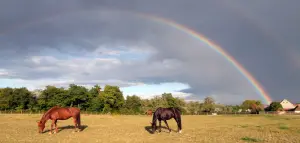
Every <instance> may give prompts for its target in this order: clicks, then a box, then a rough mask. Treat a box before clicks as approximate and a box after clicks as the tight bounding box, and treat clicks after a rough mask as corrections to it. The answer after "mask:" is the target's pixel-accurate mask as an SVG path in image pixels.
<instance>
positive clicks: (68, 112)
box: [37, 106, 81, 134]
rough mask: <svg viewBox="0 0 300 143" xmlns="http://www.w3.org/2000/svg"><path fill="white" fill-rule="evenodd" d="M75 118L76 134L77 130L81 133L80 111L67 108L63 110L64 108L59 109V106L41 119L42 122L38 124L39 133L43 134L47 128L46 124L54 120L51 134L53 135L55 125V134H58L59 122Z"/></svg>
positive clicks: (74, 108)
mask: <svg viewBox="0 0 300 143" xmlns="http://www.w3.org/2000/svg"><path fill="white" fill-rule="evenodd" d="M71 117H73V120H74V124H75V132H76V131H77V130H76V129H77V128H78V129H79V131H80V126H81V125H80V124H81V123H80V109H78V108H76V107H66V108H62V107H58V106H54V107H52V108H51V109H49V110H48V111H47V112H46V113H45V114H44V115H43V116H42V118H41V120H40V121H37V124H38V129H39V133H42V132H43V130H44V128H45V124H46V122H47V121H48V120H49V119H50V120H52V123H51V129H50V132H49V134H52V128H53V125H55V132H54V133H57V132H58V127H57V124H56V123H57V120H67V119H69V118H71Z"/></svg>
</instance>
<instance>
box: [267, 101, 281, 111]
mask: <svg viewBox="0 0 300 143" xmlns="http://www.w3.org/2000/svg"><path fill="white" fill-rule="evenodd" d="M268 110H269V111H279V110H283V108H282V105H281V104H280V102H272V103H271V104H270V106H269V107H268Z"/></svg>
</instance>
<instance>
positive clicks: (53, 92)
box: [37, 86, 72, 110]
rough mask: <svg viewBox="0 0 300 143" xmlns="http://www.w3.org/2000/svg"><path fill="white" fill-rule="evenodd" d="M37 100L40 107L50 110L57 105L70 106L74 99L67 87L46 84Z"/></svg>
mask: <svg viewBox="0 0 300 143" xmlns="http://www.w3.org/2000/svg"><path fill="white" fill-rule="evenodd" d="M37 102H38V106H39V108H40V109H42V110H48V109H49V108H51V107H53V106H56V105H58V106H61V107H66V106H70V104H71V102H72V101H71V98H70V96H69V95H68V92H67V91H66V90H65V89H63V88H57V87H55V86H46V88H45V89H44V90H43V91H42V92H41V94H40V96H39V97H38V101H37Z"/></svg>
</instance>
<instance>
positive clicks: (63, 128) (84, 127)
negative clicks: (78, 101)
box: [43, 125, 88, 133]
mask: <svg viewBox="0 0 300 143" xmlns="http://www.w3.org/2000/svg"><path fill="white" fill-rule="evenodd" d="M87 127H88V126H87V125H81V128H80V131H83V130H85V129H86V128H87ZM62 130H75V126H70V125H68V126H63V127H58V132H61V131H62ZM54 131H55V128H53V130H52V132H54ZM46 132H50V129H47V130H45V131H44V132H43V133H46Z"/></svg>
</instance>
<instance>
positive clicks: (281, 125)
mask: <svg viewBox="0 0 300 143" xmlns="http://www.w3.org/2000/svg"><path fill="white" fill-rule="evenodd" d="M279 129H281V130H288V129H289V127H288V125H286V124H282V123H281V124H279Z"/></svg>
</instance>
